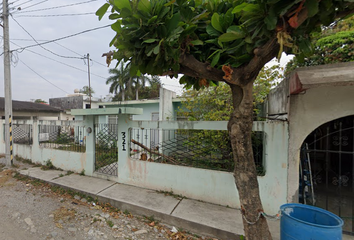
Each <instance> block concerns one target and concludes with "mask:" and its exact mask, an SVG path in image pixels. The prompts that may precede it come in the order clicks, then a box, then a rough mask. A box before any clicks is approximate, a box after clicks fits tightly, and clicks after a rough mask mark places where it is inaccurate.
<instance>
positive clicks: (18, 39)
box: [0, 35, 107, 67]
mask: <svg viewBox="0 0 354 240" xmlns="http://www.w3.org/2000/svg"><path fill="white" fill-rule="evenodd" d="M1 37H2V36H1V35H0V41H1ZM11 40H16V41H33V39H25V38H11ZM37 41H40V42H46V41H49V40H48V39H42V40H38V39H37ZM11 43H13V44H15V45H16V46H18V47H21V46H20V45H18V44H16V43H14V42H13V41H11ZM54 43H55V44H57V45H59V46H60V47H62V48H65V49H66V50H68V51H70V52H72V53H75V54H77V55H78V56H84V55H83V54H80V53H78V52H76V51H74V50H72V49H70V48H68V47H65V46H63V45H62V44H60V43H58V42H54ZM30 52H32V51H30ZM90 60H91V61H92V62H94V63H97V64H98V65H101V66H103V67H107V65H106V64H103V63H101V62H98V61H96V60H93V59H92V58H90Z"/></svg>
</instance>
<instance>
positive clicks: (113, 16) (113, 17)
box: [108, 13, 120, 20]
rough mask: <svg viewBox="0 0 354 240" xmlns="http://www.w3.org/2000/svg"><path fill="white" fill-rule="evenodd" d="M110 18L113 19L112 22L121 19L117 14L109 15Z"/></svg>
mask: <svg viewBox="0 0 354 240" xmlns="http://www.w3.org/2000/svg"><path fill="white" fill-rule="evenodd" d="M108 18H109V19H111V20H115V19H118V18H120V16H119V14H117V13H112V14H111V15H109V17H108Z"/></svg>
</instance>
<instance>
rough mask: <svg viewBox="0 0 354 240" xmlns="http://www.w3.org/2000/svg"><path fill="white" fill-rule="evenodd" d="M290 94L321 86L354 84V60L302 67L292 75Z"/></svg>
mask: <svg viewBox="0 0 354 240" xmlns="http://www.w3.org/2000/svg"><path fill="white" fill-rule="evenodd" d="M289 85H290V94H298V93H300V92H302V91H305V90H307V89H310V88H315V87H319V86H351V85H354V62H345V63H344V62H343V63H334V64H326V65H320V66H311V67H302V68H298V69H296V70H295V72H294V73H293V74H292V76H291V77H290V84H289Z"/></svg>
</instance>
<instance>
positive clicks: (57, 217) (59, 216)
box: [53, 207, 76, 228]
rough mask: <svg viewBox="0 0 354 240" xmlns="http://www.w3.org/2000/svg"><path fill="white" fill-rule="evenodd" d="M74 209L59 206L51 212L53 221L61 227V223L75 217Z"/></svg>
mask: <svg viewBox="0 0 354 240" xmlns="http://www.w3.org/2000/svg"><path fill="white" fill-rule="evenodd" d="M75 214H76V211H75V210H73V209H68V208H66V207H61V208H59V209H57V210H55V211H54V212H53V215H54V222H55V225H56V226H57V227H58V228H63V225H62V223H64V222H69V221H70V220H72V219H75Z"/></svg>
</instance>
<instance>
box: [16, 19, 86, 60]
mask: <svg viewBox="0 0 354 240" xmlns="http://www.w3.org/2000/svg"><path fill="white" fill-rule="evenodd" d="M11 17H12V19H13V20H14V21H15V22H16V23H17V24H18V25H19V26H20V27H21V28H22V29H23V31H25V32H26V33H27V34H28V35H29V36H30V37H31V38H32V39H33V41H35V42H36V43H37V44H38V46H40V47H41V48H43V49H44V50H46V51H48V52H50V53H51V54H54V55H55V56H58V57H62V58H76V59H82V57H81V58H78V57H69V56H63V55H60V54H57V53H55V52H53V51H51V50H49V49H47V48H45V47H43V46H42V45H40V43H39V42H38V41H37V40H36V39H35V38H34V37H33V36H32V35H31V34H30V33H29V32H28V31H27V30H26V29H25V28H24V27H23V26H22V25H21V24H20V23H19V22H17V21H16V19H15V18H14V17H13V16H12V15H11Z"/></svg>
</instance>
